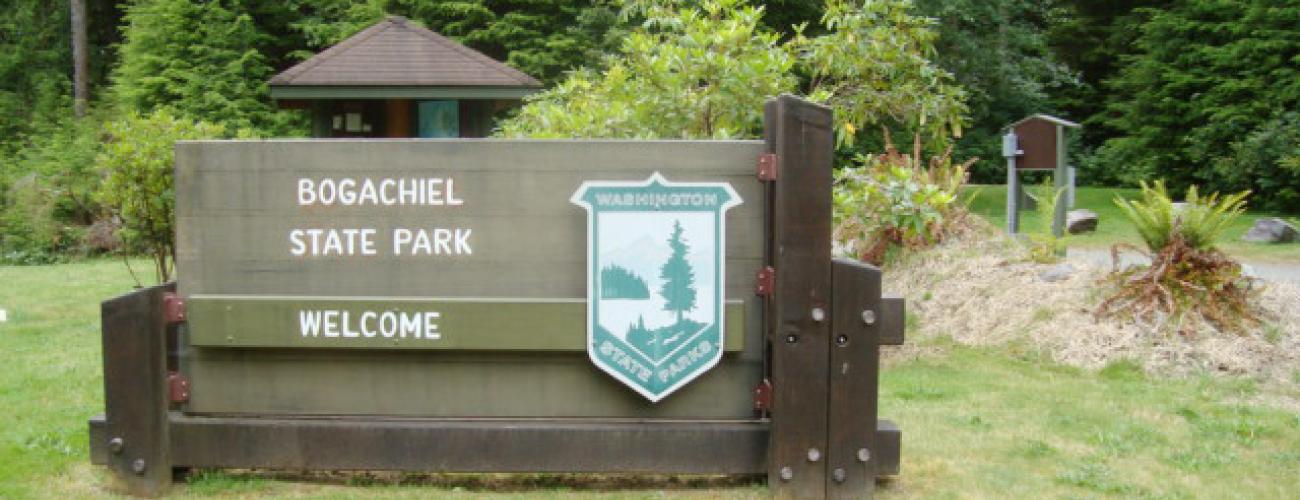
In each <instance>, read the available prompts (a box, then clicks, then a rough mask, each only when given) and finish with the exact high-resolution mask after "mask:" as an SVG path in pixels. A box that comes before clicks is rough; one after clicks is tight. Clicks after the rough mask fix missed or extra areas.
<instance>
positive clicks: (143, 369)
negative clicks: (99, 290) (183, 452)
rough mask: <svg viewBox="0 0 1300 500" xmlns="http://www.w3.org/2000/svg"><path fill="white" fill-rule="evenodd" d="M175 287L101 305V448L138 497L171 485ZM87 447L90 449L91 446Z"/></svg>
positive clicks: (159, 492) (158, 288) (139, 292)
mask: <svg viewBox="0 0 1300 500" xmlns="http://www.w3.org/2000/svg"><path fill="white" fill-rule="evenodd" d="M171 291H174V285H161V286H156V287H152V288H145V289H143V290H137V291H135V292H132V293H128V294H126V295H122V296H120V297H117V298H114V299H110V300H107V301H105V302H104V303H103V305H102V307H101V310H102V323H103V324H102V330H103V345H104V410H105V411H104V414H105V417H104V419H105V424H104V430H105V432H104V433H103V434H102V436H103V439H106V440H107V442H106V443H103V445H104V446H105V447H106V448H107V450H108V454H107V457H106V462H107V465H108V468H109V470H111V471H112V472H113V474H114V475H115V476H116V477H117V479H118V480H119V481H120V483H121V484H122V485H123V486H124V487H125V489H126V493H129V494H131V495H137V496H159V495H162V494H163V493H166V491H167V489H168V488H169V487H170V486H171V480H172V462H171V440H170V424H169V422H168V415H167V407H168V404H169V402H170V400H171V398H170V386H169V384H168V377H167V339H166V335H165V332H166V329H167V322H168V320H169V318H168V313H167V309H168V308H167V305H166V303H167V300H166V298H165V296H166V294H167V293H168V292H171ZM91 447H92V448H95V445H94V444H93V443H92V446H91Z"/></svg>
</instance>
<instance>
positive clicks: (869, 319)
mask: <svg viewBox="0 0 1300 500" xmlns="http://www.w3.org/2000/svg"><path fill="white" fill-rule="evenodd" d="M862 322H863V323H866V324H867V325H874V324H876V311H873V310H871V309H863V310H862Z"/></svg>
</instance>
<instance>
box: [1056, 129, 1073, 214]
mask: <svg viewBox="0 0 1300 500" xmlns="http://www.w3.org/2000/svg"><path fill="white" fill-rule="evenodd" d="M1052 182H1053V184H1054V187H1055V192H1056V193H1060V194H1059V195H1058V196H1057V198H1056V213H1054V214H1052V234H1053V235H1055V236H1056V237H1057V238H1060V237H1061V236H1064V235H1065V212H1066V209H1067V208H1068V205H1069V203H1067V202H1066V200H1065V191H1066V189H1067V186H1068V185H1069V182H1070V171H1069V167H1066V166H1065V127H1064V126H1062V125H1061V124H1059V123H1058V124H1056V170H1055V171H1054V172H1053V173H1052Z"/></svg>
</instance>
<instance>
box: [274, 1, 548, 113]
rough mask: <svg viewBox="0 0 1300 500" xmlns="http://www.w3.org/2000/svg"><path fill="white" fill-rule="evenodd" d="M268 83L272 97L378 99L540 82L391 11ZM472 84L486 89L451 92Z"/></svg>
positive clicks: (500, 89)
mask: <svg viewBox="0 0 1300 500" xmlns="http://www.w3.org/2000/svg"><path fill="white" fill-rule="evenodd" d="M270 85H271V95H272V97H275V98H290V99H311V98H346V97H358V95H356V94H358V92H360V93H362V94H369V95H370V96H371V97H377V98H398V97H476V96H477V97H522V96H523V95H527V94H530V93H532V92H535V91H537V89H540V88H541V86H542V83H541V82H539V81H537V79H535V78H533V77H531V76H528V75H527V74H524V73H523V72H521V71H519V70H517V69H514V68H511V67H510V66H507V65H505V64H503V63H501V62H500V61H497V60H495V59H493V58H491V57H488V56H486V55H484V54H482V53H480V52H478V51H476V50H474V49H471V48H469V47H466V46H464V45H461V44H459V43H457V42H455V41H453V40H451V39H449V38H447V37H444V36H442V35H439V34H437V33H434V32H433V31H430V30H428V29H426V28H424V27H421V26H418V25H416V24H415V23H412V22H410V21H408V20H407V19H406V18H404V17H400V16H389V17H388V18H387V19H385V20H383V21H380V22H379V23H377V24H375V25H374V26H371V27H369V28H366V29H365V30H362V31H361V32H359V33H357V34H355V35H353V36H352V37H350V38H348V39H347V40H344V41H342V42H339V44H337V45H335V46H333V47H330V48H328V49H325V50H324V51H322V52H321V53H319V54H316V55H315V56H313V57H312V58H311V59H308V60H306V61H303V62H301V63H299V64H297V65H295V66H294V67H292V68H289V69H287V70H285V71H284V72H282V73H280V74H278V75H275V77H273V78H271V81H270ZM471 88H483V89H484V90H486V94H484V92H469V94H472V95H466V96H455V95H450V94H455V93H457V92H461V93H464V92H463V91H464V90H468V89H471ZM458 89H460V90H458ZM406 94H410V95H406ZM479 94H484V95H479ZM516 94H518V95H516ZM362 97H364V96H362Z"/></svg>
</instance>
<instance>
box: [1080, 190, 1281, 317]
mask: <svg viewBox="0 0 1300 500" xmlns="http://www.w3.org/2000/svg"><path fill="white" fill-rule="evenodd" d="M1248 194H1249V192H1241V193H1237V194H1232V195H1228V196H1224V197H1219V195H1218V193H1214V194H1211V195H1210V196H1208V197H1202V196H1199V195H1198V194H1197V190H1196V187H1195V186H1193V187H1192V188H1190V189H1188V192H1187V198H1186V202H1185V205H1183V206H1182V207H1179V206H1177V205H1175V204H1174V202H1173V200H1172V199H1171V198H1170V197H1169V195H1168V193H1167V192H1166V191H1165V186H1164V183H1163V182H1159V181H1157V182H1156V183H1155V185H1154V186H1148V185H1146V184H1145V183H1143V184H1142V199H1141V200H1132V201H1129V200H1124V199H1122V198H1119V197H1117V198H1116V199H1115V204H1116V205H1118V206H1119V208H1120V209H1121V210H1122V211H1123V213H1124V215H1125V216H1126V217H1127V218H1128V219H1129V220H1130V221H1131V222H1132V223H1133V225H1134V226H1135V227H1136V228H1137V231H1138V234H1139V235H1141V236H1142V240H1143V241H1144V242H1146V245H1147V250H1148V251H1149V253H1148V256H1149V257H1150V258H1151V265H1149V266H1145V267H1142V266H1138V267H1131V268H1128V269H1124V270H1118V269H1117V270H1116V271H1114V272H1112V273H1111V274H1110V276H1108V277H1107V281H1109V282H1110V283H1111V284H1112V285H1113V286H1114V291H1113V292H1112V293H1111V295H1110V296H1109V297H1108V298H1107V299H1106V300H1105V301H1103V302H1102V303H1101V304H1100V305H1099V306H1098V307H1097V311H1096V314H1097V315H1098V316H1118V317H1126V318H1127V317H1132V318H1134V319H1136V320H1138V321H1144V322H1149V323H1151V324H1152V325H1153V326H1154V327H1155V329H1157V330H1159V329H1162V328H1163V327H1164V326H1167V325H1172V326H1173V328H1174V329H1178V330H1181V327H1182V325H1183V324H1184V323H1185V322H1186V321H1187V320H1189V319H1191V320H1197V319H1201V320H1205V321H1207V322H1209V323H1210V324H1212V325H1214V326H1215V327H1217V328H1219V329H1220V330H1240V329H1241V328H1243V327H1246V326H1249V325H1253V324H1255V323H1256V322H1257V321H1258V316H1257V315H1256V314H1255V313H1254V312H1253V311H1252V310H1251V308H1250V305H1249V301H1248V300H1249V298H1250V295H1251V284H1252V280H1251V279H1250V278H1247V277H1244V276H1242V273H1241V264H1239V263H1237V262H1236V261H1234V260H1232V259H1231V258H1229V257H1228V256H1226V255H1224V254H1223V253H1222V252H1220V251H1219V250H1217V249H1216V248H1215V247H1214V244H1215V242H1216V241H1218V239H1219V238H1220V237H1221V236H1222V235H1223V231H1224V230H1225V229H1226V228H1227V227H1228V225H1230V224H1231V223H1232V221H1234V220H1235V219H1236V218H1237V217H1239V216H1241V214H1242V213H1244V212H1245V210H1246V208H1245V207H1246V200H1245V199H1246V196H1247V195H1248ZM1126 247H1127V248H1133V249H1135V250H1138V251H1139V252H1140V251H1141V249H1137V248H1135V247H1132V245H1124V244H1120V245H1115V246H1114V247H1113V248H1112V249H1111V253H1112V256H1113V258H1114V259H1115V261H1116V267H1117V268H1118V261H1119V251H1120V249H1122V248H1126Z"/></svg>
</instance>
